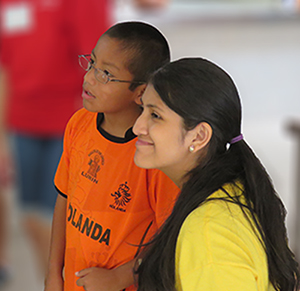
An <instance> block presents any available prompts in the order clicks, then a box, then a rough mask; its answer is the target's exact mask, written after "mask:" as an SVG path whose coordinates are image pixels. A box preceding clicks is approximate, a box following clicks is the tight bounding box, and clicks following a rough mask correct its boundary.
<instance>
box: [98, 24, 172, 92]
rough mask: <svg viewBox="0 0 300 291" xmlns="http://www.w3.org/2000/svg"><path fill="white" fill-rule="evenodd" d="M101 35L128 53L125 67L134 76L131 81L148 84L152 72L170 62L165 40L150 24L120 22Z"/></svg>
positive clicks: (135, 85)
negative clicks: (113, 39)
mask: <svg viewBox="0 0 300 291" xmlns="http://www.w3.org/2000/svg"><path fill="white" fill-rule="evenodd" d="M103 35H106V36H109V37H111V38H116V39H118V40H119V41H120V42H121V45H122V49H123V50H125V51H127V52H128V56H129V57H128V61H127V63H126V64H125V65H126V67H127V69H128V70H129V72H130V73H131V74H132V75H133V76H134V78H133V81H144V82H148V80H149V77H150V76H151V74H152V73H153V72H154V71H156V70H157V69H159V68H160V67H162V66H163V65H165V64H166V63H168V62H170V49H169V45H168V42H167V40H166V38H165V37H164V36H163V35H162V33H161V32H160V31H159V30H158V29H157V28H155V27H153V26H152V25H150V24H147V23H143V22H138V21H130V22H120V23H117V24H116V25H114V26H112V27H111V28H109V29H108V30H107V31H106V32H105V33H104V34H103ZM137 86H138V85H137V84H131V85H130V87H129V89H130V90H134V89H135V88H136V87H137Z"/></svg>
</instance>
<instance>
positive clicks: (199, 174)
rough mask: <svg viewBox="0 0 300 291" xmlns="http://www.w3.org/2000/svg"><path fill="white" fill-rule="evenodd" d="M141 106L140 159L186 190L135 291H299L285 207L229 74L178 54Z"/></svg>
mask: <svg viewBox="0 0 300 291" xmlns="http://www.w3.org/2000/svg"><path fill="white" fill-rule="evenodd" d="M142 103H143V108H144V110H143V113H142V115H141V116H140V117H139V119H138V120H137V122H136V124H135V126H134V128H133V130H134V132H135V134H137V135H138V141H137V143H136V154H135V163H136V164H137V165H138V166H140V167H143V168H158V169H160V170H162V171H163V172H164V173H166V174H167V175H168V176H169V177H170V178H171V179H172V180H173V181H174V182H175V183H176V184H177V185H178V186H179V187H180V189H181V193H180V195H179V197H178V200H177V202H176V204H175V206H174V210H173V212H172V214H171V215H170V217H169V218H168V219H167V221H166V222H165V224H164V226H163V227H162V229H161V230H160V232H159V233H158V234H157V235H156V237H155V238H154V239H153V240H152V242H151V243H149V244H148V245H147V247H146V248H145V251H144V253H143V254H142V256H141V257H142V260H141V259H140V260H139V262H141V264H140V266H139V268H138V270H137V274H138V275H139V279H138V284H139V290H140V291H148V290H149V291H150V290H151V291H153V290H160V291H162V290H166V291H171V290H186V291H194V290H218V291H220V290H230V291H234V290H238V291H241V290H243V291H245V290H284V291H294V290H298V288H299V273H298V264H297V262H296V261H295V258H294V255H293V253H292V252H291V251H290V249H289V247H288V245H287V235H286V228H285V224H284V220H285V214H286V212H285V209H284V206H283V204H282V202H281V200H280V198H279V197H278V196H277V194H276V193H275V190H274V187H273V185H272V182H271V180H270V178H269V176H268V174H267V173H266V171H265V169H264V168H263V166H262V165H261V163H260V161H259V160H258V159H257V158H256V156H255V155H254V153H253V152H252V150H251V149H250V147H249V146H248V145H247V143H246V142H245V140H244V139H243V135H242V134H241V103H240V99H239V95H238V92H237V89H236V87H235V85H234V83H233V81H232V80H231V78H230V77H229V76H228V74H227V73H226V72H224V71H223V70H222V69H220V68H219V67H218V66H216V65H215V64H213V63H211V62H209V61H207V60H204V59H201V58H190V59H181V60H178V61H175V62H173V63H170V64H167V65H166V66H164V67H163V68H162V69H160V70H159V71H157V72H156V73H155V74H154V76H153V78H152V80H151V82H150V85H149V86H148V87H147V89H146V92H145V93H144V95H143V98H142Z"/></svg>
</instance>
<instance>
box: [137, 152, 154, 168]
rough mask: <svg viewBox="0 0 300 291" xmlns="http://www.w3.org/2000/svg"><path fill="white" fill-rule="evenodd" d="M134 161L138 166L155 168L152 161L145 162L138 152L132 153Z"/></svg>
mask: <svg viewBox="0 0 300 291" xmlns="http://www.w3.org/2000/svg"><path fill="white" fill-rule="evenodd" d="M134 163H135V164H136V165H137V166H138V167H140V168H143V169H153V168H155V167H154V165H153V164H152V163H149V162H147V161H146V159H143V158H142V157H140V156H139V155H138V154H135V155H134Z"/></svg>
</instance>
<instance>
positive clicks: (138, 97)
mask: <svg viewBox="0 0 300 291" xmlns="http://www.w3.org/2000/svg"><path fill="white" fill-rule="evenodd" d="M146 87H147V85H146V84H143V85H140V86H138V87H137V88H136V89H135V90H136V92H135V93H136V94H135V99H134V101H135V103H136V104H137V105H142V101H141V98H142V96H143V94H144V92H145V90H146Z"/></svg>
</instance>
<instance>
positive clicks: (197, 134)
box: [191, 122, 212, 152]
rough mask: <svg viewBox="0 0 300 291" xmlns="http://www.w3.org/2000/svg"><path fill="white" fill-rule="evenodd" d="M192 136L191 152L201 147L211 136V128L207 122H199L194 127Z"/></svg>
mask: <svg viewBox="0 0 300 291" xmlns="http://www.w3.org/2000/svg"><path fill="white" fill-rule="evenodd" d="M193 131H194V138H193V141H192V143H191V146H192V148H193V152H197V151H199V150H201V149H203V148H204V147H205V146H206V145H207V144H208V143H209V141H210V139H211V137H212V128H211V126H210V125H209V124H208V123H207V122H201V123H199V124H198V125H197V126H196V127H195V128H194V129H193Z"/></svg>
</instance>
